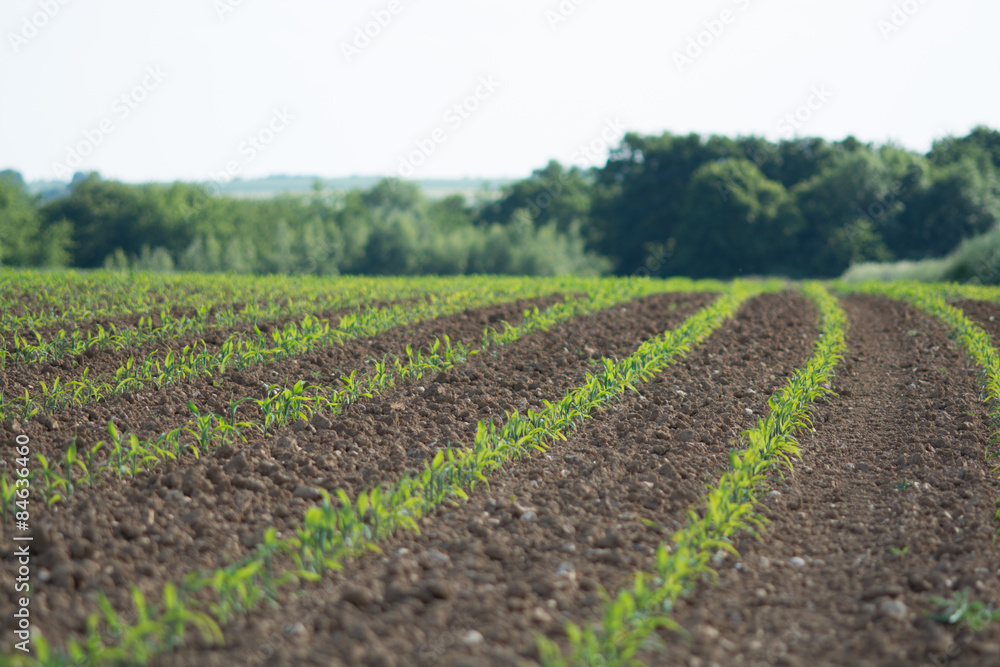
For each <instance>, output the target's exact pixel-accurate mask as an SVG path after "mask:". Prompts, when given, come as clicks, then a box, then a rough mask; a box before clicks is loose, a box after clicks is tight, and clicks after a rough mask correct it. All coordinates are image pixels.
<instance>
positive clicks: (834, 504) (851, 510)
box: [646, 296, 1000, 666]
mask: <svg viewBox="0 0 1000 667" xmlns="http://www.w3.org/2000/svg"><path fill="white" fill-rule="evenodd" d="M844 306H845V309H846V310H847V312H848V315H849V316H850V319H851V329H850V332H849V345H850V352H849V354H848V357H847V359H846V363H845V364H844V366H843V367H842V368H841V369H840V371H839V372H838V377H837V380H836V384H835V387H834V389H835V390H836V391H837V392H838V394H839V396H838V397H837V398H834V399H833V400H831V401H830V402H829V403H828V404H821V405H820V406H819V407H818V409H817V410H816V412H815V425H816V431H815V433H813V434H809V435H807V436H806V437H803V438H802V439H801V444H802V446H803V460H802V462H801V463H800V464H799V465H798V467H797V468H796V470H795V473H794V474H790V475H787V476H786V478H785V483H777V484H776V485H775V490H776V491H777V492H778V493H776V494H774V495H771V496H767V500H766V502H765V505H766V507H767V514H768V516H769V517H770V519H771V521H772V523H771V524H770V526H769V529H768V533H767V536H766V537H765V539H764V540H763V541H755V540H751V539H745V540H743V542H742V543H741V544H740V545H739V550H740V553H741V554H742V559H741V560H740V562H739V563H733V562H732V561H731V560H730V562H729V563H727V566H726V567H723V568H721V570H720V574H721V579H720V585H719V586H718V587H712V586H704V585H703V586H700V587H699V588H698V589H697V590H696V591H694V592H693V593H692V594H691V595H690V596H689V597H688V598H687V599H686V601H684V602H683V603H682V604H681V605H680V606H679V607H678V609H677V610H676V614H675V618H676V619H677V620H678V621H680V622H681V623H682V624H683V625H684V626H685V627H686V628H687V629H688V631H689V632H690V636H691V638H692V639H691V640H687V639H685V638H683V637H681V636H679V635H676V634H667V633H664V639H665V641H666V643H667V651H666V653H663V654H658V655H659V657H656V656H654V655H653V654H648V655H647V656H646V658H647V659H648V660H650V661H651V663H652V664H656V663H659V664H667V663H669V664H681V665H683V664H691V665H695V664H702V665H711V664H720V665H742V664H748V665H770V664H780V665H806V664H810V663H813V664H814V663H816V662H817V661H819V663H820V664H823V665H852V666H862V665H944V664H948V665H996V664H1000V627H998V625H997V624H993V625H991V626H990V627H988V628H987V630H985V631H984V632H982V633H979V634H974V633H972V632H970V631H969V630H968V629H967V628H965V627H962V626H959V627H955V626H947V625H944V624H941V623H938V622H936V621H935V620H933V619H932V618H931V617H929V616H928V615H927V614H926V612H928V611H933V612H939V611H940V610H941V608H940V607H939V606H937V605H935V604H933V603H932V601H931V598H932V597H939V598H951V597H952V596H953V595H954V594H955V593H956V592H959V591H963V590H964V591H970V592H971V597H972V599H974V600H978V601H980V602H983V603H989V602H992V603H993V604H994V605H996V603H997V602H998V601H1000V578H998V575H1000V552H998V550H997V545H996V534H997V522H996V519H995V517H994V514H995V511H996V508H995V501H996V499H997V497H998V496H1000V488H998V484H997V479H996V476H995V475H993V474H991V472H990V468H989V466H988V465H987V464H986V462H985V459H984V449H985V447H986V444H987V441H988V437H989V429H988V427H987V424H988V421H987V419H986V413H985V408H984V405H983V403H982V402H981V401H980V400H979V387H978V386H977V384H976V375H977V372H976V370H975V368H974V365H973V362H972V361H971V360H970V359H968V358H967V357H966V356H965V355H964V354H963V353H962V352H960V351H958V350H957V349H956V348H955V347H954V346H952V345H950V344H949V341H948V338H947V336H946V334H945V332H944V330H943V328H942V327H941V326H940V325H939V324H938V323H937V322H936V321H934V320H931V319H930V318H928V317H926V316H924V315H923V314H921V313H919V312H918V311H916V310H915V309H913V308H910V307H909V306H906V305H903V304H900V303H895V302H889V301H886V300H884V299H881V298H873V297H862V296H856V297H849V298H847V299H845V301H844ZM994 308H995V307H994ZM793 558H800V559H802V561H801V562H800V561H796V563H795V564H793V563H792V559H793ZM667 656H669V658H668V657H667ZM665 661H666V662H665Z"/></svg>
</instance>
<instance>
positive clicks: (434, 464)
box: [53, 297, 695, 637]
mask: <svg viewBox="0 0 1000 667" xmlns="http://www.w3.org/2000/svg"><path fill="white" fill-rule="evenodd" d="M650 298H651V299H655V298H657V297H650ZM651 303H652V302H651ZM659 303H662V304H663V305H667V304H668V303H674V304H676V303H677V300H676V299H674V300H673V301H668V302H663V301H660V302H659ZM630 310H631V308H630ZM665 310H666V312H663V310H660V311H659V314H656V313H655V312H653V313H651V315H654V316H656V317H658V318H660V319H661V320H662V318H664V317H671V315H670V314H669V313H670V310H671V309H665ZM593 317H599V318H600V321H602V322H604V323H605V326H607V325H612V326H613V327H620V328H621V330H622V333H625V334H627V336H626V340H628V339H633V337H635V336H636V335H637V334H638V335H639V336H640V337H642V336H643V332H644V331H646V326H648V325H643V324H642V320H643V319H644V318H645V319H648V316H645V315H643V311H642V309H641V308H640V309H639V311H638V313H637V317H638V319H637V320H636V321H630V322H620V320H621V317H620V314H617V311H615V312H603V313H601V314H599V315H598V316H591V317H589V318H582V319H583V320H587V319H593ZM581 324H583V325H586V322H581V321H579V320H574V322H573V323H572V324H567V325H560V326H558V327H555V328H554V330H553V331H552V332H550V333H548V334H537V335H535V336H533V337H532V339H535V340H537V339H538V338H539V336H543V337H544V339H545V344H546V345H551V346H552V347H554V348H555V346H559V348H563V349H565V348H566V345H567V342H569V344H571V345H572V344H573V343H572V341H574V340H579V341H580V342H581V343H583V342H584V341H586V340H587V338H586V337H585V336H583V337H581V336H579V335H575V334H574V330H575V329H576V328H577V327H579V326H580V325H581ZM556 329H559V330H558V331H557V330H556ZM646 335H649V334H646ZM690 335H695V332H691V334H690ZM502 336H503V334H501V336H499V337H498V338H502ZM507 336H508V338H511V336H510V334H507ZM594 343H595V344H597V345H598V346H601V347H605V346H606V345H611V344H613V341H611V340H609V341H607V343H604V342H602V341H601V340H598V341H594ZM519 346H520V344H516V345H511V346H508V347H510V348H511V351H515V352H516V350H515V348H518V347H519ZM521 347H523V346H521ZM505 349H506V348H503V349H501V350H500V354H499V355H494V354H493V350H491V353H490V354H489V355H477V356H478V357H482V358H481V359H480V360H479V361H478V362H477V363H476V364H475V365H476V367H477V368H479V369H481V370H482V371H485V372H488V373H489V375H490V376H491V377H492V378H494V381H495V380H496V379H500V378H505V379H506V378H508V377H510V376H513V375H514V374H513V373H509V372H503V373H498V372H496V371H489V370H488V369H489V368H490V367H491V366H496V365H497V364H499V365H500V367H501V368H502V367H503V366H504V365H505V361H504V359H503V357H504V355H505V354H506V352H505V351H504V350H505ZM606 349H607V348H606ZM607 351H609V352H610V351H612V350H611V349H608V350H607ZM553 352H554V350H553ZM595 353H596V352H595ZM550 354H551V353H550ZM588 357H589V355H586V356H584V357H583V358H582V359H581V360H580V361H581V362H584V363H583V364H582V366H583V368H587V367H588V365H589V364H587V363H586V361H587V360H588ZM484 363H485V366H484ZM555 363H557V364H558V363H559V359H558V358H557V359H556V360H555ZM578 363H580V362H578ZM629 372H641V369H638V370H637V369H635V368H632V369H631V370H630V371H629ZM552 376H553V377H554V378H555V379H557V380H560V381H561V380H562V378H560V377H559V375H558V374H555V373H553V374H552ZM604 377H605V380H606V381H610V376H607V373H605V374H604ZM550 379H551V378H550ZM439 380H440V378H439ZM516 382H520V380H516ZM614 386H618V385H617V384H616V385H614ZM619 388H621V387H619ZM418 389H419V388H418ZM432 389H433V385H432ZM587 391H588V392H589V393H588V396H589V395H590V394H592V393H593V390H592V388H588V390H587ZM606 391H607V389H601V390H600V391H598V396H601V395H603V394H604V393H606ZM430 392H431V390H430V389H428V390H427V392H423V393H424V394H429V393H430ZM443 393H444V392H441V391H440V390H438V392H437V393H435V394H434V395H433V396H428V397H427V398H431V400H433V401H434V403H437V401H436V400H434V399H435V398H436V397H437V396H439V395H443ZM540 393H542V394H543V395H544V394H545V393H548V394H549V395H551V393H552V392H551V391H545V390H543V391H542V392H540ZM411 395H412V394H411ZM577 396H580V397H582V396H583V394H578V395H577ZM594 398H595V397H594V396H591V399H590V400H593V399H594ZM387 400H390V401H392V402H393V403H395V402H396V401H398V399H392V398H391V397H387ZM407 400H410V401H412V400H413V399H407ZM575 400H583V399H582V398H577V399H575ZM449 405H450V404H449V403H444V402H442V404H441V405H440V410H441V412H442V414H444V413H450V412H452V410H450V409H448V407H449ZM560 405H563V404H560ZM570 405H572V404H570ZM435 407H437V406H435ZM483 407H484V408H485V409H486V411H487V415H488V414H489V413H490V412H491V406H489V405H484V406H483ZM563 408H564V409H569V408H567V407H566V405H563ZM576 410H577V411H579V407H577V408H576ZM542 412H543V413H545V414H549V413H547V412H546V411H545V410H543V411H542ZM529 414H531V413H529ZM345 417H346V418H347V419H348V423H350V420H351V417H350V415H349V414H347V413H345V414H344V416H342V417H341V418H339V419H338V418H335V419H334V420H333V421H334V424H336V422H337V421H342V420H343V419H344V418H345ZM534 418H535V417H532V419H534ZM546 419H549V417H546ZM552 419H554V418H552ZM559 419H562V420H565V419H566V417H565V416H563V417H561V418H559ZM354 420H355V421H356V420H357V418H354ZM413 421H414V422H415V425H417V423H418V422H423V421H424V420H422V419H419V418H418V419H415V420H413ZM313 422H314V423H317V422H316V419H315V417H314V419H313ZM318 423H320V426H321V428H322V427H324V426H325V427H326V428H329V427H330V424H329V422H327V423H326V424H323V423H322V422H318ZM511 423H512V424H513V423H515V422H511ZM559 423H561V422H559V420H558V419H556V420H555V421H553V423H552V427H553V428H556V427H558V425H559ZM481 428H482V429H483V430H482V433H484V434H486V435H481V436H480V441H483V440H482V439H483V438H486V439H487V440H486V441H483V442H490V443H493V442H496V441H495V440H492V439H490V436H489V432H490V427H488V426H482V427H481ZM507 428H511V427H507ZM517 428H525V427H523V426H520V427H517ZM529 430H530V429H529ZM308 433H309V431H308V430H302V431H299V435H298V437H299V438H300V442H303V441H302V440H301V438H302V437H303V436H304V437H309V436H308ZM387 435H388V434H387ZM285 437H287V436H285ZM492 437H493V438H497V437H500V438H501V439H503V438H504V437H505V435H503V434H501V435H500V436H497V435H494V436H492ZM279 440H280V438H279ZM358 440H360V439H358ZM421 440H422V438H421ZM387 444H388V443H387ZM432 444H433V443H432ZM279 446H280V445H279ZM284 446H285V447H287V446H288V443H287V442H286V443H285V444H284ZM272 448H273V444H272ZM348 450H349V451H351V452H354V451H357V450H356V449H350V448H348ZM242 451H244V452H245V451H246V450H245V449H244V450H242ZM327 451H328V450H327ZM338 451H341V452H343V451H345V450H338ZM392 451H393V450H392V449H391V448H390V449H389V450H388V452H387V453H390V452H392ZM458 451H460V450H456V451H453V452H452V453H451V454H448V453H444V452H439V453H433V449H431V456H430V457H429V459H424V460H426V461H427V463H426V464H424V466H423V468H424V472H423V473H419V472H418V474H417V475H415V476H413V477H408V478H407V477H406V476H405V475H404V479H409V480H410V481H409V482H405V483H400V484H401V485H400V486H397V487H396V488H397V489H403V488H406V489H409V493H410V495H411V496H414V497H415V496H416V495H418V494H416V493H415V491H416V489H418V488H420V489H428V490H429V489H430V487H428V486H427V485H426V484H423V483H421V482H420V481H419V480H424V481H425V482H427V483H428V484H430V483H431V482H429V481H428V480H436V481H434V482H433V484H438V483H441V482H443V481H447V480H448V479H450V478H451V477H452V476H453V475H456V474H458V473H457V472H456V470H458V468H456V466H459V464H458V463H456V462H458V461H464V462H465V463H464V464H463V465H469V464H470V463H473V462H475V461H478V462H479V464H480V465H485V460H486V459H484V458H483V456H482V455H481V454H477V456H475V457H472V458H464V457H463V456H462V455H461V454H459V453H458ZM501 451H502V450H501ZM425 452H426V449H424V450H418V451H416V452H412V453H410V454H409V456H408V458H412V459H413V460H414V462H419V461H420V460H421V459H422V458H424V457H425V456H427V453H425ZM314 453H316V454H326V455H327V456H328V454H327V453H326V452H318V451H315V450H314ZM223 455H224V456H225V455H228V457H229V458H230V459H231V462H232V463H233V466H230V465H228V464H227V466H226V468H227V470H229V471H231V472H230V474H232V473H236V472H237V471H239V470H245V469H246V468H245V465H246V464H245V463H244V462H246V463H250V464H251V466H253V463H252V461H253V459H249V458H248V457H246V456H245V455H240V454H237V455H236V456H233V453H232V451H231V450H230V451H228V452H223ZM393 457H395V454H393ZM346 460H347V457H344V458H343V459H341V461H344V462H345V463H346ZM237 463H238V465H237ZM288 463H291V461H286V462H285V464H284V465H285V466H287V465H288ZM442 465H443V466H444V467H443V468H442V467H441V466H442ZM307 467H308V466H307ZM344 467H348V466H344ZM393 467H394V466H390V467H389V468H387V469H386V473H388V474H391V472H392V469H393ZM420 467H421V466H419V465H418V470H419V469H420ZM355 469H356V468H355ZM397 469H398V468H397ZM300 470H301V468H300ZM476 470H477V468H475V467H473V468H469V471H470V472H469V473H468V474H472V475H473V477H475V475H476V474H478V473H476V472H475V471H476ZM428 471H429V472H428ZM195 472H200V471H195ZM271 472H273V471H271ZM427 475H429V476H430V477H427ZM208 477H210V478H211V477H212V475H211V474H209V475H208ZM365 478H366V479H373V478H371V477H369V475H368V473H367V472H366V474H365ZM232 481H233V482H235V481H236V480H235V479H233V480H232ZM373 481H374V480H373ZM397 483H398V477H397ZM433 484H431V485H432V486H433ZM340 487H341V488H346V489H350V488H351V485H350V484H346V485H340ZM335 488H336V487H335ZM448 488H450V487H448V486H446V487H445V489H446V490H447V489H448ZM266 489H267V487H263V488H262V489H261V490H262V491H263V490H266ZM189 492H190V493H194V491H193V490H191V491H189ZM400 493H403V492H402V491H398V492H397V493H395V494H393V493H388V492H387V493H386V495H380V494H379V493H377V492H376V493H368V494H361V495H359V496H358V497H359V498H361V497H366V498H367V499H368V502H369V504H371V502H372V500H373V495H374V496H375V498H383V499H393V498H394V499H396V500H395V501H393V502H398V500H399V498H401V496H400V495H399V494H400ZM196 495H197V494H196ZM252 495H253V496H256V497H255V498H254V500H255V501H256V502H259V501H265V502H266V505H265V507H267V506H269V505H270V504H271V503H270V502H268V501H269V500H270V499H268V498H267V494H265V495H264V496H263V497H261V496H259V495H257V494H252ZM428 497H432V496H428ZM286 498H288V496H285V495H284V494H280V495H279V497H277V498H275V500H276V501H278V502H279V503H281V504H285V503H287V502H288V500H286ZM289 499H290V498H289ZM130 500H131V499H130ZM354 502H355V503H357V502H360V503H362V505H363V504H364V502H365V501H364V500H356V501H354ZM212 504H213V505H215V504H216V503H212ZM292 506H293V507H294V506H295V503H292ZM353 506H354V509H355V510H356V509H357V505H356V504H354V505H353ZM321 507H322V505H321ZM328 507H329V509H328V510H318V511H324V512H325V511H334V510H336V508H335V507H334V506H333V505H329V506H328ZM220 509H222V508H220ZM140 511H141V509H140ZM254 513H255V514H256V512H254ZM260 514H261V515H268V516H269V513H267V512H260ZM363 515H364V512H362V513H361V516H363ZM305 516H308V517H309V518H308V519H307V520H306V521H304V522H302V523H300V525H301V526H307V525H310V522H311V521H313V519H314V515H313V513H312V512H310V513H308V514H307V515H305ZM327 520H329V519H327ZM283 523H285V524H287V522H283ZM325 530H328V529H325ZM58 532H59V534H60V536H61V535H62V534H64V533H63V531H58ZM66 532H70V533H71V532H72V529H71V528H70V527H69V526H67V531H66ZM77 532H79V531H77ZM144 532H145V531H144ZM275 534H276V533H275V532H274V531H267V530H265V531H263V535H264V539H263V541H262V542H260V544H261V547H260V548H261V549H266V548H269V547H268V545H271V546H272V547H273V546H274V544H272V542H271V540H272V538H271V537H268V535H270V536H275ZM322 534H323V533H322V532H319V533H315V534H314V535H313V540H312V542H310V543H311V544H313V545H314V547H313V549H314V550H313V551H310V552H308V553H309V554H310V555H309V556H308V557H305V556H303V558H304V559H305V560H304V562H303V564H302V565H303V567H304V568H305V569H306V571H308V570H310V569H318V570H321V569H322V568H323V567H324V563H326V562H327V560H328V554H327V555H323V554H326V552H327V551H328V550H329V548H330V546H329V545H328V544H327V545H325V546H324V542H323V539H322V538H321V535H322ZM316 540H319V542H316ZM289 544H290V542H288V541H287V540H281V541H280V545H281V546H282V549H285V548H287V546H288V545H289ZM317 544H318V545H319V547H316V546H315V545H317ZM316 549H319V550H318V551H317V550H316ZM54 550H55V551H58V548H56V549H54ZM161 551H162V549H161ZM102 560H105V559H102ZM224 569H225V568H224ZM300 569H301V568H300ZM229 571H230V572H233V570H232V569H231V568H230V569H229ZM237 571H243V568H242V567H240V568H238V570H237ZM216 574H218V573H216ZM299 574H300V575H301V573H299ZM233 576H235V575H233ZM254 576H255V577H256V576H265V575H264V573H263V572H259V573H256V574H255V575H254ZM214 577H215V575H213V576H212V577H210V578H211V579H213V581H214ZM139 579H142V577H136V580H139ZM223 580H224V582H225V585H224V586H222V584H220V586H221V587H222V588H226V589H227V590H228V589H229V587H230V585H231V584H232V582H233V580H232V578H231V577H230V576H229V575H226V576H224V577H223ZM161 581H162V580H161ZM200 581H204V579H201V580H200ZM189 584H191V582H190V581H189ZM191 585H193V584H191ZM191 585H189V586H188V587H187V588H186V589H185V588H182V590H187V591H188V593H189V594H192V595H193V593H192V592H191V590H190V588H191ZM256 585H261V584H260V583H259V581H258V583H257V584H256ZM270 585H271V582H268V586H270ZM201 587H202V586H198V588H201ZM205 588H206V590H205V591H202V593H201V594H200V595H205V594H208V589H211V590H215V589H216V588H217V587H216V586H215V585H214V584H212V585H207V584H206V585H205ZM216 592H218V591H216ZM234 594H235V593H234ZM53 597H54V598H56V597H57V596H56V595H55V591H53ZM155 597H156V598H160V596H159V594H158V595H156V596H155ZM164 599H171V600H172V599H174V598H173V596H172V594H168V595H166V597H165V598H164ZM194 599H195V598H192V603H193V601H194ZM244 602H245V601H244ZM227 604H228V603H227ZM241 604H242V602H241ZM224 606H226V605H224ZM231 606H232V605H231V604H228V607H231ZM228 607H227V608H228ZM81 629H82V628H81ZM54 634H55V635H56V636H57V637H58V635H59V633H58V631H57V632H56V633H54Z"/></svg>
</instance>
